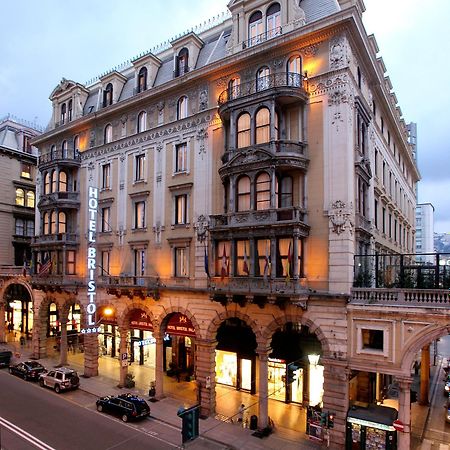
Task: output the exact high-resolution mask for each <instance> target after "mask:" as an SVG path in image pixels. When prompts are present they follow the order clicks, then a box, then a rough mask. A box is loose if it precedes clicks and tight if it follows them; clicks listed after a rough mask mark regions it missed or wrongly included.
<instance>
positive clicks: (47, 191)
mask: <svg viewBox="0 0 450 450" xmlns="http://www.w3.org/2000/svg"><path fill="white" fill-rule="evenodd" d="M47 194H50V173H49V172H47V173H46V174H45V176H44V195H47Z"/></svg>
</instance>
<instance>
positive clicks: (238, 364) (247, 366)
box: [216, 350, 255, 391]
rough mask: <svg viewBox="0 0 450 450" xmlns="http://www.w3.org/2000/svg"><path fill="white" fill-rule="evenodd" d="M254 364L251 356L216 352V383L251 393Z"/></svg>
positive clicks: (221, 351)
mask: <svg viewBox="0 0 450 450" xmlns="http://www.w3.org/2000/svg"><path fill="white" fill-rule="evenodd" d="M254 362H255V361H254V358H252V357H251V356H250V357H248V356H246V355H242V354H238V353H236V352H230V351H225V350H216V382H217V383H219V384H225V385H227V386H231V387H234V388H236V389H242V390H244V391H251V390H252V373H253V368H254V366H255V364H254Z"/></svg>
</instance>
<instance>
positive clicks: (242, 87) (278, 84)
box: [218, 72, 308, 114]
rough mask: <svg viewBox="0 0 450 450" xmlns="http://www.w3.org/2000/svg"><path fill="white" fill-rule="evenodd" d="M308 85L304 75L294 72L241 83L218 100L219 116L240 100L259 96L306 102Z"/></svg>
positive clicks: (229, 89) (221, 95)
mask: <svg viewBox="0 0 450 450" xmlns="http://www.w3.org/2000/svg"><path fill="white" fill-rule="evenodd" d="M305 88H306V83H305V81H304V79H303V75H302V74H300V73H294V72H280V73H272V74H270V75H268V76H266V77H261V78H258V79H255V80H252V81H249V82H247V83H241V84H239V85H237V86H234V87H232V88H228V89H226V90H224V91H223V92H222V93H221V94H220V95H219V98H218V104H219V114H223V113H224V112H225V110H226V109H227V108H229V107H231V106H235V104H236V103H238V102H239V100H242V99H247V98H248V97H250V96H252V95H255V94H258V95H261V96H273V95H276V96H278V97H283V96H285V97H297V98H300V99H302V100H303V101H306V100H307V99H308V94H307V92H306V89H305Z"/></svg>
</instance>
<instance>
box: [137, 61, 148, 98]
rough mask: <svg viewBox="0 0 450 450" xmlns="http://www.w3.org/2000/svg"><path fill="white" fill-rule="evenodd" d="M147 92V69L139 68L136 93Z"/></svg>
mask: <svg viewBox="0 0 450 450" xmlns="http://www.w3.org/2000/svg"><path fill="white" fill-rule="evenodd" d="M146 90H147V67H141V70H139V74H138V86H137V91H138V93H139V92H144V91H146Z"/></svg>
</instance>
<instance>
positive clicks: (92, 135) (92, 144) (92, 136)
mask: <svg viewBox="0 0 450 450" xmlns="http://www.w3.org/2000/svg"><path fill="white" fill-rule="evenodd" d="M89 147H91V148H92V147H95V131H94V130H91V133H90V135H89Z"/></svg>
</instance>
